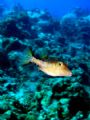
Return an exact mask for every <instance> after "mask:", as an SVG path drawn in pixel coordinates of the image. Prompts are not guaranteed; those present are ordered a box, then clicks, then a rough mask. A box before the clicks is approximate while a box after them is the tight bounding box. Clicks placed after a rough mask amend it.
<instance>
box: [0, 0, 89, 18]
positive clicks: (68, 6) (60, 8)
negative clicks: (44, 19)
mask: <svg viewBox="0 0 90 120" xmlns="http://www.w3.org/2000/svg"><path fill="white" fill-rule="evenodd" d="M89 2H90V1H89V0H63V1H60V0H53V1H52V0H48V1H47V0H25V1H24V0H19V1H18V0H3V1H2V0H0V3H2V4H5V6H6V7H8V8H12V7H13V6H14V5H17V4H21V5H22V6H23V7H24V8H25V9H29V10H31V9H34V8H39V9H47V10H48V11H49V12H50V13H51V14H52V15H54V16H57V17H59V16H62V15H64V14H66V13H68V12H70V11H71V10H73V9H75V8H78V7H80V8H82V9H88V10H90V4H89Z"/></svg>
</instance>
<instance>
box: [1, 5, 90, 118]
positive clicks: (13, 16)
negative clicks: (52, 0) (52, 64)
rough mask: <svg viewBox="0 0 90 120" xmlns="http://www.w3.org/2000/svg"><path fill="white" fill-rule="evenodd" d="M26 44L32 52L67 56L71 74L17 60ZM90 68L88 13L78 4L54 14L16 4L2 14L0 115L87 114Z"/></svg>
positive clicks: (49, 56) (47, 57)
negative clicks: (53, 72) (55, 74)
mask: <svg viewBox="0 0 90 120" xmlns="http://www.w3.org/2000/svg"><path fill="white" fill-rule="evenodd" d="M17 11H18V12H17ZM17 13H18V14H17ZM26 48H30V49H31V50H32V52H33V54H34V56H35V57H36V58H39V59H42V60H60V61H64V62H66V63H67V64H68V65H69V67H70V69H71V70H72V73H73V76H72V77H56V78H55V77H50V76H47V75H45V74H44V73H43V72H41V71H39V70H38V68H37V66H35V65H33V64H32V63H31V64H28V65H25V66H21V64H20V58H21V57H22V59H23V57H24V56H23V51H24V50H25V49H26ZM89 74H90V14H89V13H88V14H87V13H86V12H85V13H84V11H83V12H82V11H80V9H78V10H76V11H72V12H71V13H68V14H67V15H65V16H63V17H62V18H60V19H57V20H56V19H54V18H53V17H52V16H51V15H50V14H49V13H48V11H44V10H39V9H34V10H31V11H26V10H24V9H23V8H21V7H20V8H19V7H15V8H14V9H13V10H12V11H10V12H8V14H6V15H5V16H4V18H3V17H2V19H0V120H89V119H90V92H89V89H90V75H89Z"/></svg>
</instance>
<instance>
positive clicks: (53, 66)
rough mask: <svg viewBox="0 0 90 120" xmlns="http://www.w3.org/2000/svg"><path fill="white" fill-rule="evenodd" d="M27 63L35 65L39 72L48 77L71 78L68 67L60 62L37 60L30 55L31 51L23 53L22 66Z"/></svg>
mask: <svg viewBox="0 0 90 120" xmlns="http://www.w3.org/2000/svg"><path fill="white" fill-rule="evenodd" d="M29 63H35V64H36V65H37V66H38V68H39V70H41V71H42V72H44V73H45V74H47V75H49V76H53V77H59V76H72V72H71V71H70V70H69V68H68V66H67V65H66V64H65V63H63V62H61V61H55V62H52V61H51V62H50V61H43V60H40V59H37V58H35V57H34V56H33V55H32V53H31V51H27V52H25V57H24V60H23V62H22V64H23V65H25V64H29Z"/></svg>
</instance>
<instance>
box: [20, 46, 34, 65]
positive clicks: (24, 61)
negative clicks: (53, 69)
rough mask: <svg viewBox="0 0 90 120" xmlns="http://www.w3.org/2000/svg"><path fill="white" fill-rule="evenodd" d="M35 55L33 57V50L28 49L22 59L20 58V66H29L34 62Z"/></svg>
mask: <svg viewBox="0 0 90 120" xmlns="http://www.w3.org/2000/svg"><path fill="white" fill-rule="evenodd" d="M32 58H33V55H32V50H30V49H29V48H27V49H26V50H24V52H23V54H22V56H21V58H20V64H21V65H27V64H29V63H30V62H31V61H32Z"/></svg>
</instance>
